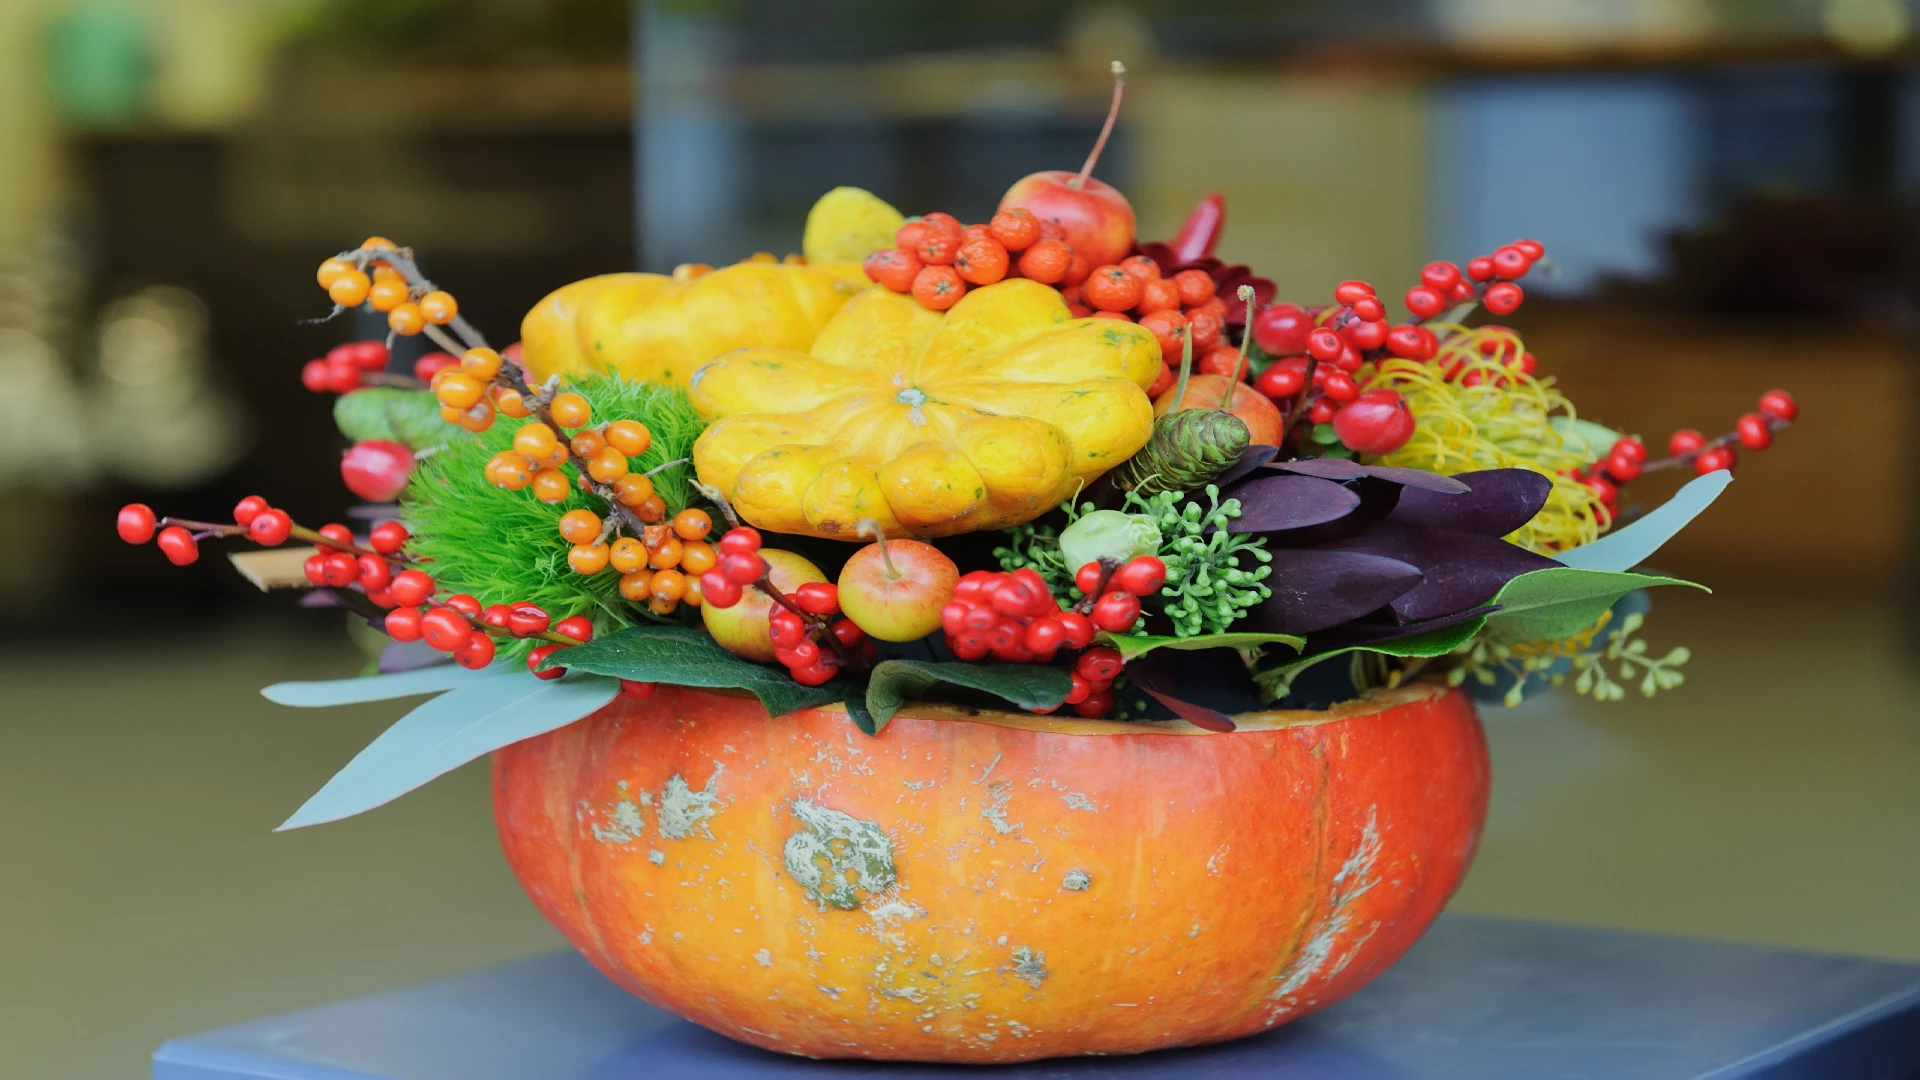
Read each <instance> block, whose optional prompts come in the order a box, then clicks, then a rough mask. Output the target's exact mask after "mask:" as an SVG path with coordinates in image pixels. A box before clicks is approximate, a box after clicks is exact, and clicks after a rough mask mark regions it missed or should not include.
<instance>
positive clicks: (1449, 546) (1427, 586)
mask: <svg viewBox="0 0 1920 1080" xmlns="http://www.w3.org/2000/svg"><path fill="white" fill-rule="evenodd" d="M1336 546H1337V549H1338V550H1340V551H1343V552H1347V553H1360V554H1366V555H1377V556H1380V557H1382V558H1387V559H1398V560H1400V561H1402V562H1405V563H1410V564H1412V565H1414V566H1417V567H1419V568H1420V571H1421V573H1422V574H1423V575H1424V576H1423V577H1422V579H1421V581H1420V584H1418V585H1416V586H1414V587H1413V588H1412V589H1409V590H1407V591H1406V592H1405V593H1403V594H1402V595H1401V596H1399V597H1398V598H1396V599H1395V600H1394V601H1393V610H1394V614H1396V615H1398V616H1399V617H1400V618H1401V619H1402V620H1405V621H1407V622H1414V621H1418V620H1422V619H1430V618H1433V617H1435V616H1439V615H1449V614H1452V613H1454V612H1457V611H1461V610H1464V609H1466V608H1470V607H1476V606H1478V605H1480V604H1484V603H1486V602H1487V600H1488V599H1490V598H1491V597H1492V596H1493V594H1494V593H1497V592H1499V591H1500V586H1502V585H1505V584H1506V583H1507V582H1508V581H1509V580H1511V579H1513V578H1516V577H1519V576H1520V575H1521V574H1524V573H1527V572H1528V571H1531V570H1544V569H1546V568H1547V567H1550V566H1559V565H1560V564H1559V563H1557V562H1555V561H1553V560H1552V559H1549V558H1547V557H1546V556H1544V555H1535V554H1534V553H1533V552H1531V551H1528V550H1526V549H1525V548H1521V547H1515V546H1514V545H1512V544H1509V543H1507V542H1506V541H1504V540H1500V539H1498V538H1496V537H1492V536H1480V535H1478V534H1475V533H1465V532H1449V531H1447V530H1445V529H1428V528H1422V527H1419V526H1411V525H1397V524H1394V523H1392V522H1381V523H1380V524H1378V525H1376V526H1374V527H1373V528H1371V529H1368V530H1367V531H1366V532H1364V533H1361V534H1359V535H1357V536H1350V537H1348V538H1347V539H1345V540H1341V541H1339V542H1338V544H1337V545H1336ZM1278 555H1279V553H1278V552H1276V553H1275V563H1276V564H1277V563H1278V561H1279V559H1278ZM1281 573H1282V571H1281V570H1279V569H1278V568H1277V567H1276V569H1275V570H1274V576H1275V577H1276V578H1277V577H1279V576H1280V575H1281ZM1276 592H1277V589H1276ZM1339 621H1341V622H1345V621H1346V620H1345V619H1342V620H1339ZM1331 625H1334V624H1333V623H1330V622H1329V623H1323V624H1321V626H1318V627H1315V628H1314V629H1321V628H1323V627H1325V626H1331Z"/></svg>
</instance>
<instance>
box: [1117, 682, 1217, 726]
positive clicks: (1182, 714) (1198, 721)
mask: <svg viewBox="0 0 1920 1080" xmlns="http://www.w3.org/2000/svg"><path fill="white" fill-rule="evenodd" d="M1140 689H1142V690H1147V688H1146V687H1144V686H1142V687H1141V688H1140ZM1147 693H1149V694H1151V695H1153V700H1155V701H1157V702H1159V703H1160V704H1162V705H1165V706H1166V707H1167V708H1169V709H1172V710H1173V714H1174V715H1175V716H1178V717H1179V718H1180V719H1182V720H1185V721H1186V722H1187V723H1189V724H1192V725H1193V726H1194V727H1197V728H1205V729H1206V730H1208V731H1233V730H1234V723H1233V718H1232V717H1230V716H1228V715H1227V714H1226V713H1223V712H1221V711H1219V710H1218V709H1209V708H1207V707H1206V706H1205V705H1195V704H1194V703H1193V702H1191V701H1181V700H1180V699H1179V698H1177V697H1174V696H1172V695H1170V694H1163V693H1161V692H1160V691H1158V690H1147Z"/></svg>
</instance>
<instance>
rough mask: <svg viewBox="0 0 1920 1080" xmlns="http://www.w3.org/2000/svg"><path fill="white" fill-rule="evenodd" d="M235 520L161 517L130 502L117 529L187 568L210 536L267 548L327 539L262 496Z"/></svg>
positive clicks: (242, 506) (245, 502) (247, 502)
mask: <svg viewBox="0 0 1920 1080" xmlns="http://www.w3.org/2000/svg"><path fill="white" fill-rule="evenodd" d="M233 520H234V523H233V524H232V525H219V524H215V523H212V522H206V521H185V520H180V519H176V518H157V517H155V516H154V513H153V508H152V507H150V506H148V505H147V504H146V503H128V504H127V505H125V506H123V507H121V508H120V513H119V517H118V519H117V520H116V522H115V528H116V529H117V530H118V531H119V533H120V539H122V540H125V541H126V542H127V543H129V544H144V543H146V542H147V541H149V540H154V541H155V546H156V547H158V548H159V549H160V553H161V554H163V555H165V556H166V557H167V561H168V562H171V563H173V565H175V566H185V565H187V564H188V563H191V562H193V561H195V560H197V559H198V558H200V541H202V540H206V539H208V538H210V537H216V536H240V535H242V534H244V535H246V536H247V537H248V538H249V539H251V540H252V541H253V542H254V543H256V544H261V545H263V546H266V547H272V546H274V545H276V544H279V543H282V542H284V541H285V540H286V539H287V537H289V536H298V537H300V538H301V539H303V540H312V541H314V542H316V543H318V542H320V541H321V540H322V539H323V538H322V536H321V534H320V533H316V532H313V531H311V530H308V529H302V528H300V527H299V526H297V525H295V524H294V523H293V518H292V517H290V516H288V514H287V512H286V511H285V510H276V509H274V508H273V507H271V506H269V505H267V500H265V499H263V498H261V497H260V496H258V495H249V496H247V497H246V498H244V499H241V500H240V501H239V503H237V504H235V506H234V508H233ZM332 527H333V528H336V529H338V528H341V526H332ZM156 530H157V532H158V537H157V539H156V535H155V534H156Z"/></svg>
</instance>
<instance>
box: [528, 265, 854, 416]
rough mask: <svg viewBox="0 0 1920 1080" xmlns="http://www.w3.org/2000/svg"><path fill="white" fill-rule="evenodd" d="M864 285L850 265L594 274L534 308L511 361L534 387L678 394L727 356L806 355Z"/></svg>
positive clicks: (745, 267) (743, 267) (556, 291)
mask: <svg viewBox="0 0 1920 1080" xmlns="http://www.w3.org/2000/svg"><path fill="white" fill-rule="evenodd" d="M867 284H868V282H867V278H866V275H865V274H864V273H862V272H861V270H860V266H859V264H858V263H817V264H813V265H805V266H801V265H792V264H787V263H775V262H743V263H735V264H734V265H732V266H727V267H722V268H721V269H718V270H712V271H708V272H706V273H704V274H700V275H698V276H695V277H690V278H688V279H687V280H679V279H677V278H675V277H672V276H669V275H666V274H602V275H600V276H599V277H590V278H587V279H585V280H583V281H576V282H574V283H573V284H571V285H565V286H562V287H561V288H559V289H556V290H555V291H553V292H551V293H549V294H547V297H546V298H545V299H543V300H541V301H540V302H539V303H538V304H536V305H534V308H533V310H532V311H529V312H528V313H527V317H526V318H525V319H524V320H522V321H521V323H520V348H521V362H522V363H523V364H524V365H525V366H526V369H527V375H528V378H529V379H530V380H531V381H532V382H533V383H534V384H535V385H538V384H539V383H542V382H545V381H546V380H547V378H548V377H549V376H552V375H558V376H560V377H561V378H562V379H565V380H572V379H577V378H582V377H585V376H587V375H593V374H597V373H599V372H602V371H610V372H613V373H615V374H618V375H620V376H621V377H623V378H626V379H630V380H634V381H642V380H646V381H653V382H662V383H671V384H674V385H678V386H685V385H686V383H687V377H688V376H690V375H692V374H693V372H694V369H695V368H697V367H699V366H700V365H701V364H704V363H706V362H707V361H708V360H711V359H713V358H714V357H716V356H718V355H720V354H721V353H724V352H729V351H731V350H733V349H739V348H745V347H747V346H775V347H780V348H788V349H805V348H808V347H809V346H811V345H812V344H813V339H814V337H815V336H816V335H817V334H819V332H820V328H821V327H823V326H825V325H826V324H827V320H828V319H831V318H833V315H834V313H835V312H837V311H839V310H840V306H841V305H842V304H844V303H846V302H847V300H848V298H849V297H852V296H853V295H854V294H855V293H858V292H859V291H860V290H861V289H864V288H866V286H867Z"/></svg>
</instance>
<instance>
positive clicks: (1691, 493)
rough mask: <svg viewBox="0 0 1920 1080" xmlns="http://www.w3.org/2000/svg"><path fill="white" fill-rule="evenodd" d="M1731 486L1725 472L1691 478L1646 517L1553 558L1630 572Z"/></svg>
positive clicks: (1588, 567) (1584, 566)
mask: <svg viewBox="0 0 1920 1080" xmlns="http://www.w3.org/2000/svg"><path fill="white" fill-rule="evenodd" d="M1731 483H1733V474H1732V473H1731V472H1728V471H1727V470H1725V469H1720V470H1718V471H1716V472H1710V473H1708V474H1707V475H1705V476H1700V477H1695V478H1694V479H1692V480H1689V481H1687V485H1686V486H1685V487H1683V488H1681V489H1680V490H1679V491H1676V492H1674V493H1673V498H1671V499H1668V500H1667V501H1666V502H1664V503H1661V504H1660V508H1659V509H1657V510H1654V511H1653V512H1651V513H1649V514H1648V515H1647V516H1646V517H1643V518H1641V519H1640V520H1638V521H1636V522H1634V523H1633V524H1631V525H1626V526H1622V527H1621V528H1619V529H1615V530H1614V531H1613V532H1610V533H1608V534H1607V535H1605V536H1603V537H1601V538H1600V539H1598V540H1595V541H1594V542H1593V543H1591V544H1582V545H1580V546H1579V547H1577V548H1571V549H1569V550H1567V551H1565V552H1563V553H1561V554H1559V555H1556V556H1554V557H1555V558H1556V559H1559V560H1560V561H1561V562H1563V563H1565V564H1566V565H1568V566H1571V567H1574V568H1576V569H1579V570H1631V569H1633V568H1634V567H1636V566H1639V565H1640V564H1641V563H1643V562H1646V561H1647V560H1648V559H1649V558H1651V557H1652V556H1653V553H1654V552H1656V551H1659V550H1660V546H1661V545H1662V544H1665V543H1666V542H1667V541H1668V540H1671V539H1673V535H1674V534H1675V533H1677V532H1679V531H1680V530H1681V529H1684V528H1686V527H1687V523H1688V522H1691V521H1692V520H1693V519H1694V518H1696V517H1699V516H1700V512H1701V511H1702V510H1705V509H1706V508H1707V507H1709V506H1711V505H1713V500H1715V499H1717V498H1719V497H1720V493H1721V492H1723V491H1725V490H1727V485H1728V484H1731Z"/></svg>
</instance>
